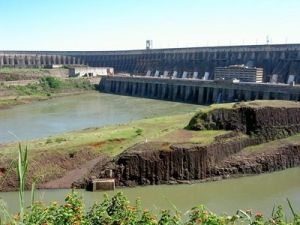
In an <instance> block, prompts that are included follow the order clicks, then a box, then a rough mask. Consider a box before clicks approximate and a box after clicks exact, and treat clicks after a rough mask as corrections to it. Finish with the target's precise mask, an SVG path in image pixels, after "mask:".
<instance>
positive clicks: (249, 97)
mask: <svg viewBox="0 0 300 225" xmlns="http://www.w3.org/2000/svg"><path fill="white" fill-rule="evenodd" d="M245 100H246V101H250V100H251V91H245Z"/></svg>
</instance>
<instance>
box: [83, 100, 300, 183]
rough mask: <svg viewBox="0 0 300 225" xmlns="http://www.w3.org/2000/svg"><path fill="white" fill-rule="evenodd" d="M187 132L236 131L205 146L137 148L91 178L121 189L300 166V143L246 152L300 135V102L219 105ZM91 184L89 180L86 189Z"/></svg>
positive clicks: (146, 145) (195, 119)
mask: <svg viewBox="0 0 300 225" xmlns="http://www.w3.org/2000/svg"><path fill="white" fill-rule="evenodd" d="M188 128H189V129H193V130H204V129H225V130H232V132H230V133H227V134H225V135H222V136H218V137H216V138H215V141H214V142H213V143H210V144H207V145H202V144H187V143H185V144H178V143H177V144H169V143H143V144H138V145H135V146H133V147H131V148H129V149H127V150H126V151H125V152H123V153H122V154H120V155H119V156H117V157H116V158H115V159H114V160H113V161H111V162H109V163H107V164H106V165H105V166H103V167H102V168H101V169H99V168H97V170H96V171H95V170H94V171H93V175H95V176H97V177H102V178H103V177H111V176H113V177H114V178H115V179H116V184H117V185H118V186H134V185H145V184H164V183H168V184H171V183H186V182H192V181H196V180H211V179H219V178H227V177H230V176H241V175H245V174H258V173H262V172H270V171H275V170H279V169H284V168H288V167H292V166H297V165H300V141H299V143H294V144H289V143H288V142H287V144H286V145H284V146H276V145H275V146H273V147H272V149H271V150H270V151H267V152H265V151H263V150H262V151H257V152H256V153H255V154H244V150H245V149H247V147H249V146H257V145H258V146H259V145H260V144H262V143H265V142H269V141H272V140H275V139H279V138H286V137H289V136H291V135H294V134H296V133H298V132H300V104H299V103H294V102H285V101H268V102H264V101H255V102H250V103H242V104H234V105H232V104H231V105H230V104H229V105H224V106H222V105H221V107H217V108H212V109H210V110H207V111H202V112H200V113H197V114H196V115H195V116H194V117H193V118H192V119H191V121H190V123H189V125H188ZM87 183H88V179H87V181H86V183H85V185H87ZM81 185H82V184H81Z"/></svg>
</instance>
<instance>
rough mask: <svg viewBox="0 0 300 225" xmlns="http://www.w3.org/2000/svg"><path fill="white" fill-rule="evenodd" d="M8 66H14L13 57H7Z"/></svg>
mask: <svg viewBox="0 0 300 225" xmlns="http://www.w3.org/2000/svg"><path fill="white" fill-rule="evenodd" d="M9 65H11V66H14V65H15V61H14V56H12V55H11V56H9Z"/></svg>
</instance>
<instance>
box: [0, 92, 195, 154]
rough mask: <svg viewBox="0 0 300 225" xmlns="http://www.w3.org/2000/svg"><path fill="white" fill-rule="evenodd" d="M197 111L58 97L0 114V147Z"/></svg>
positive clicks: (121, 99) (110, 98)
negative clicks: (96, 127) (63, 133)
mask: <svg viewBox="0 0 300 225" xmlns="http://www.w3.org/2000/svg"><path fill="white" fill-rule="evenodd" d="M197 108H200V106H197V105H191V104H183V103H176V102H167V101H158V100H151V99H142V98H133V97H127V96H119V95H109V94H102V93H98V92H95V93H90V94H83V95H75V96H68V97H61V98H56V99H52V100H47V101H42V102H35V103H33V104H27V105H19V106H16V107H14V108H11V109H7V110H0V144H1V143H5V142H10V141H16V137H15V136H14V135H16V136H17V137H18V138H19V139H20V140H30V139H35V138H40V137H47V136H49V135H53V134H58V133H62V132H66V131H71V130H78V129H83V128H87V127H95V126H103V125H109V124H118V123H125V122H129V121H131V120H137V119H143V118H146V117H154V116H166V115H174V114H181V113H186V112H191V111H195V110H196V109H197ZM11 133H13V134H14V135H12V134H11ZM0 151H1V149H0Z"/></svg>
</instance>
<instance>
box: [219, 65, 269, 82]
mask: <svg viewBox="0 0 300 225" xmlns="http://www.w3.org/2000/svg"><path fill="white" fill-rule="evenodd" d="M222 79H224V80H233V79H238V80H239V81H242V82H254V83H262V81H263V69H262V68H249V67H247V66H245V65H231V66H228V67H216V68H215V80H222Z"/></svg>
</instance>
